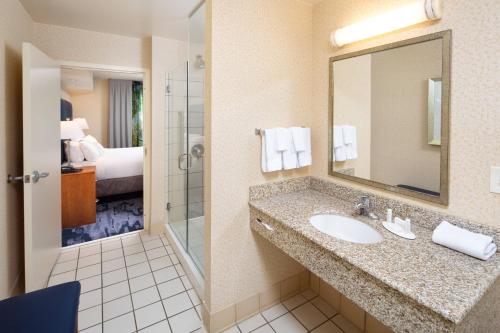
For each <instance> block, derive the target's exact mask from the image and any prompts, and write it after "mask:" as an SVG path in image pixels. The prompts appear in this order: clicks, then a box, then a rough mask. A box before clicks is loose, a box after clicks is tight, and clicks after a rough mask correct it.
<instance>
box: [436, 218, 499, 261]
mask: <svg viewBox="0 0 500 333" xmlns="http://www.w3.org/2000/svg"><path fill="white" fill-rule="evenodd" d="M432 241H433V242H434V243H436V244H439V245H443V246H446V247H449V248H450V249H452V250H455V251H459V252H462V253H465V254H468V255H470V256H472V257H475V258H478V259H481V260H488V259H489V258H490V257H491V256H492V255H493V254H495V252H496V251H497V246H496V245H495V243H493V237H491V236H486V235H483V234H478V233H475V232H472V231H468V230H465V229H462V228H459V227H457V226H454V225H452V224H450V223H448V222H446V221H443V222H441V224H440V225H438V226H437V228H436V229H434V232H433V233H432Z"/></svg>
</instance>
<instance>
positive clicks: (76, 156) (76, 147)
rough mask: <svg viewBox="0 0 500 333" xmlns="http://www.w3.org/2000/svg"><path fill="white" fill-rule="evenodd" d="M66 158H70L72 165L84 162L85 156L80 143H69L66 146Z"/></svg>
mask: <svg viewBox="0 0 500 333" xmlns="http://www.w3.org/2000/svg"><path fill="white" fill-rule="evenodd" d="M68 152H69V153H68ZM66 157H69V158H70V162H71V163H80V162H83V160H84V159H85V156H83V152H82V150H81V149H80V142H78V141H68V143H67V145H66Z"/></svg>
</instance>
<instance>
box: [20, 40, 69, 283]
mask: <svg viewBox="0 0 500 333" xmlns="http://www.w3.org/2000/svg"><path fill="white" fill-rule="evenodd" d="M60 76H61V71H60V69H59V65H58V64H57V63H56V62H55V61H54V60H52V59H51V58H50V57H48V56H47V55H46V54H44V53H43V52H41V51H40V50H38V49H37V48H36V47H34V46H33V45H32V44H30V43H24V44H23V170H24V171H23V173H24V259H25V280H26V281H25V283H26V291H27V292H28V291H32V290H37V289H40V288H44V287H46V285H47V281H48V278H49V275H50V271H51V269H52V267H53V265H54V263H55V262H56V260H57V256H58V254H59V250H60V247H61V148H60V147H61V144H60V142H61V141H60V125H59V118H60V98H61V88H60V82H61V79H60Z"/></svg>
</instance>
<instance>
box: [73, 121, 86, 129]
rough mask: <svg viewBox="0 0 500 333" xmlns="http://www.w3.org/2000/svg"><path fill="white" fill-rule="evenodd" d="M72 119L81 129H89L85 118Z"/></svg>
mask: <svg viewBox="0 0 500 333" xmlns="http://www.w3.org/2000/svg"><path fill="white" fill-rule="evenodd" d="M73 121H74V122H76V123H77V124H78V126H80V128H81V129H82V130H86V129H89V124H88V123H87V120H86V119H85V118H75V119H73Z"/></svg>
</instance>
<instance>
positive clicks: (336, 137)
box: [333, 126, 344, 148]
mask: <svg viewBox="0 0 500 333" xmlns="http://www.w3.org/2000/svg"><path fill="white" fill-rule="evenodd" d="M342 146H344V134H343V131H342V126H333V147H334V148H337V147H342Z"/></svg>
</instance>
